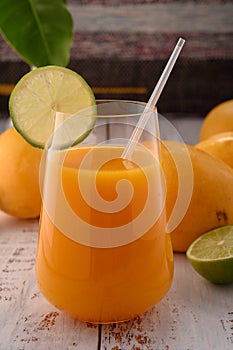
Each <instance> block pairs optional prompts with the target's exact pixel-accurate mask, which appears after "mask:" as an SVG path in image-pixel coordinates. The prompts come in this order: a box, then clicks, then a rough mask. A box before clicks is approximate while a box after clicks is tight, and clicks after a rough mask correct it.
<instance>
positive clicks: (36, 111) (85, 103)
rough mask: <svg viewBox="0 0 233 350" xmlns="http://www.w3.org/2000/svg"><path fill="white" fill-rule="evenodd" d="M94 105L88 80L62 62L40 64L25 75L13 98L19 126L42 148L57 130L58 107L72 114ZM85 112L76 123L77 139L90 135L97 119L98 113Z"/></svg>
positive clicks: (12, 111) (15, 121) (14, 118)
mask: <svg viewBox="0 0 233 350" xmlns="http://www.w3.org/2000/svg"><path fill="white" fill-rule="evenodd" d="M93 105H95V97H94V94H93V92H92V90H91V88H90V86H89V85H88V84H87V83H86V81H85V80H84V79H83V78H82V77H81V76H80V75H79V74H77V73H76V72H74V71H72V70H70V69H68V68H65V67H58V66H45V67H40V68H37V69H34V70H32V71H30V72H29V73H27V74H26V75H24V76H23V77H22V78H21V79H20V80H19V82H18V83H17V84H16V86H15V88H14V90H13V91H12V93H11V96H10V100H9V110H10V116H11V118H12V122H13V124H14V126H15V128H16V129H17V130H18V132H19V133H20V134H21V135H22V136H23V137H24V138H25V139H26V141H28V142H29V143H30V144H31V145H33V146H35V147H40V148H44V147H45V145H46V143H47V141H48V140H49V138H50V137H51V135H52V133H53V132H54V128H55V114H56V113H55V112H56V111H58V112H61V113H64V115H67V116H69V115H71V114H74V113H77V112H78V111H80V110H83V109H86V108H88V107H90V106H93ZM84 114H85V116H84V115H82V116H81V117H80V118H79V119H80V121H79V122H76V124H75V127H76V128H75V129H76V130H75V132H76V136H75V137H76V143H78V142H80V141H82V140H83V139H84V138H85V137H86V136H87V135H88V133H89V132H90V131H91V130H92V128H93V126H94V123H95V117H94V113H89V114H88V113H84ZM67 125H71V126H73V123H70V124H67ZM68 133H69V132H68ZM73 134H74V132H73Z"/></svg>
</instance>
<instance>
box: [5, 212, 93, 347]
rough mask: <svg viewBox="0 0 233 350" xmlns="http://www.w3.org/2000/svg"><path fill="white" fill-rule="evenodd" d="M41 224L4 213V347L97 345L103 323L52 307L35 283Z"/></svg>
mask: <svg viewBox="0 0 233 350" xmlns="http://www.w3.org/2000/svg"><path fill="white" fill-rule="evenodd" d="M37 229H38V222H37V221H36V220H33V221H30V220H27V221H25V220H16V219H14V218H11V217H9V216H6V215H4V214H0V271H1V275H0V350H34V349H47V350H49V349H51V350H54V349H58V350H59V349H80V350H90V349H97V343H98V327H97V326H92V325H89V324H85V323H81V322H78V321H76V320H74V319H72V318H71V317H69V316H67V315H66V314H64V313H62V312H60V311H58V310H57V309H56V308H55V307H53V306H52V305H50V304H49V303H48V302H47V301H46V300H45V299H44V297H43V296H42V295H41V294H40V292H39V289H38V287H37V284H36V281H35V273H34V266H35V253H36V243H37Z"/></svg>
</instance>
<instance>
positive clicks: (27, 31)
mask: <svg viewBox="0 0 233 350" xmlns="http://www.w3.org/2000/svg"><path fill="white" fill-rule="evenodd" d="M0 29H1V32H2V35H3V36H4V37H5V39H6V40H7V41H8V42H9V43H10V45H11V46H12V47H13V48H14V49H15V50H16V51H17V53H18V54H19V55H20V56H21V57H22V58H23V60H25V61H26V62H27V63H29V64H30V65H33V66H36V67H40V66H45V65H49V64H53V65H59V66H66V65H67V64H68V62H69V51H70V46H71V43H72V40H73V21H72V17H71V14H70V13H69V11H68V9H67V6H66V1H65V0H1V1H0Z"/></svg>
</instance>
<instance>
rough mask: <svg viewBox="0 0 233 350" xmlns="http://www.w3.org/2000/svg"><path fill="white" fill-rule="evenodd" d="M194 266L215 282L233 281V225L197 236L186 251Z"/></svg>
mask: <svg viewBox="0 0 233 350" xmlns="http://www.w3.org/2000/svg"><path fill="white" fill-rule="evenodd" d="M186 255H187V258H188V260H189V261H190V263H191V264H192V266H193V268H194V269H195V270H196V271H197V272H198V273H199V274H200V275H201V276H203V277H204V278H206V279H207V280H209V281H210V282H213V283H233V225H226V226H222V227H219V228H216V229H214V230H211V231H209V232H207V233H205V234H203V235H201V236H200V237H199V238H197V239H196V240H195V241H194V242H193V243H192V244H191V245H190V247H189V248H188V250H187V252H186Z"/></svg>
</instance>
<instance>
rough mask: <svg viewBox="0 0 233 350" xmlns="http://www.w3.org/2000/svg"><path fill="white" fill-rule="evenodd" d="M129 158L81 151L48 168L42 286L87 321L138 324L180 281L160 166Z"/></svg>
mask: <svg viewBox="0 0 233 350" xmlns="http://www.w3.org/2000/svg"><path fill="white" fill-rule="evenodd" d="M121 152H122V148H120V147H96V148H95V147H94V148H91V147H90V148H88V147H87V148H81V147H80V148H76V149H74V150H69V151H68V152H66V154H65V153H64V155H63V156H62V161H60V162H57V163H59V164H58V166H57V168H56V165H55V164H56V162H55V161H54V159H55V158H56V154H55V153H56V152H55V153H54V157H55V158H54V159H53V156H51V157H50V159H48V163H47V167H48V169H47V172H48V173H49V172H50V176H48V178H47V179H46V178H45V180H44V181H45V183H44V188H45V189H44V191H45V192H47V193H48V191H49V189H51V191H50V194H49V195H47V197H46V198H44V205H43V208H42V212H41V219H40V230H39V242H38V250H37V262H36V274H37V280H38V284H39V286H40V289H41V291H42V293H43V294H44V295H45V297H46V298H47V299H48V300H49V301H50V302H51V303H52V304H54V305H55V306H56V307H58V308H59V309H61V310H64V311H66V312H68V313H69V314H70V315H72V316H74V317H75V318H78V319H80V320H82V321H87V322H93V323H111V322H119V321H124V320H128V319H131V318H133V317H135V316H137V315H138V314H140V313H142V312H144V311H146V310H147V309H149V308H150V307H152V306H153V305H154V304H155V303H156V302H158V301H159V300H160V299H161V298H162V297H163V296H164V295H165V294H166V292H167V291H168V289H169V287H170V285H171V281H172V276H173V256H172V248H171V243H170V237H169V235H167V234H165V225H166V215H165V210H164V195H163V187H162V183H161V174H160V167H159V165H158V164H157V165H156V162H155V161H154V159H153V157H152V155H151V153H150V152H148V151H145V150H138V151H135V154H136V158H135V161H128V160H123V159H121V158H119V157H120V154H121ZM58 153H59V152H58ZM61 153H62V152H61ZM89 153H90V154H91V156H90V157H89V160H88V161H87V162H86V164H84V163H83V159H85V157H86V156H87V155H88V154H89ZM106 155H107V156H106ZM106 159H109V160H107V161H106ZM99 164H100V165H99ZM139 164H140V165H139ZM55 168H56V169H55ZM57 174H60V175H59V176H60V180H59V181H58V183H56V180H55V179H56V176H57ZM58 188H59V190H61V191H60V192H61V196H59V195H55V193H54V192H56V191H57V189H58ZM94 192H96V193H94ZM149 193H150V195H149ZM52 198H54V200H52ZM49 203H50V204H49ZM67 205H68V207H69V209H70V210H69V212H68V211H66V212H65V210H66V209H67ZM64 208H66V209H65V210H64ZM76 219H77V220H76Z"/></svg>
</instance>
